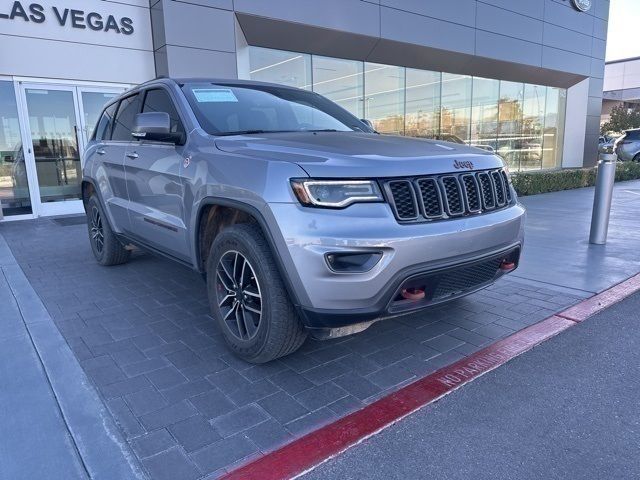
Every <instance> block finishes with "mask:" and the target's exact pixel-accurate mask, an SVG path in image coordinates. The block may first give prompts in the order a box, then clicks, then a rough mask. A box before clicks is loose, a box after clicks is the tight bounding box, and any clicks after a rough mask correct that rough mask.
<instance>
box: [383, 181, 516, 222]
mask: <svg viewBox="0 0 640 480" xmlns="http://www.w3.org/2000/svg"><path fill="white" fill-rule="evenodd" d="M383 185H384V189H385V193H386V194H387V197H388V199H389V203H390V204H391V208H392V210H393V213H394V215H395V216H396V219H398V221H400V222H420V221H428V220H439V219H446V218H451V217H459V216H463V215H477V214H480V213H485V212H489V211H493V210H497V209H501V208H505V207H507V206H509V205H510V204H511V202H512V199H513V197H512V194H511V188H510V186H509V182H508V180H507V174H506V172H505V171H504V169H496V170H483V171H480V172H468V173H448V174H443V175H432V176H428V177H418V178H402V179H391V180H385V181H383Z"/></svg>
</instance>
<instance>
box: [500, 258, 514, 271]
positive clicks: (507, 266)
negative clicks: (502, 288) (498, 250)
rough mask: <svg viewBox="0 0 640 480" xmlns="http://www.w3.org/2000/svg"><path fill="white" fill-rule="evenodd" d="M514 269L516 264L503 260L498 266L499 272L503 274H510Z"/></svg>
mask: <svg viewBox="0 0 640 480" xmlns="http://www.w3.org/2000/svg"><path fill="white" fill-rule="evenodd" d="M514 268H516V264H515V263H514V262H507V261H506V260H503V261H502V263H501V264H500V270H502V271H503V272H510V271H511V270H513V269H514Z"/></svg>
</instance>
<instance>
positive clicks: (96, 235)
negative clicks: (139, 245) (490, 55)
mask: <svg viewBox="0 0 640 480" xmlns="http://www.w3.org/2000/svg"><path fill="white" fill-rule="evenodd" d="M87 217H88V218H87V225H88V229H89V242H90V243H91V250H92V251H93V256H94V257H95V258H96V260H97V261H98V263H99V264H100V265H105V266H110V265H120V264H122V263H125V262H126V261H127V260H129V256H130V255H131V252H129V250H127V249H126V248H124V245H122V243H121V242H120V240H118V238H117V237H116V236H115V235H114V233H113V230H111V226H110V225H109V221H108V220H107V217H106V216H105V214H104V210H103V209H102V205H101V204H100V201H99V200H98V198H97V197H96V196H95V195H91V198H89V201H88V202H87Z"/></svg>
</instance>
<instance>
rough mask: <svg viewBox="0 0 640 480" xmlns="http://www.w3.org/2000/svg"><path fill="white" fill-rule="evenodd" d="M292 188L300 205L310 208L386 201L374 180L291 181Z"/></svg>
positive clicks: (340, 206)
mask: <svg viewBox="0 0 640 480" xmlns="http://www.w3.org/2000/svg"><path fill="white" fill-rule="evenodd" d="M291 186H292V187H293V191H294V193H295V194H296V197H298V200H300V203H302V204H303V205H306V206H308V207H311V206H312V207H325V208H344V207H347V206H349V205H351V204H352V203H360V202H382V201H384V198H383V197H382V192H380V188H379V187H378V184H377V183H376V182H375V181H373V180H291Z"/></svg>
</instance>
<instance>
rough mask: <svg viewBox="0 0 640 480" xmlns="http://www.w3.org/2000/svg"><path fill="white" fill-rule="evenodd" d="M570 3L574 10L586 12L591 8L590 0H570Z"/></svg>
mask: <svg viewBox="0 0 640 480" xmlns="http://www.w3.org/2000/svg"><path fill="white" fill-rule="evenodd" d="M571 3H572V4H573V6H574V7H575V8H576V10H580V11H581V12H587V11H589V10H590V9H591V4H592V3H593V2H592V1H591V0H571Z"/></svg>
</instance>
